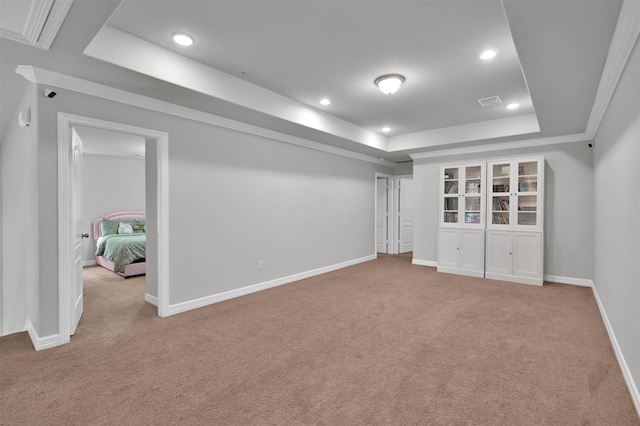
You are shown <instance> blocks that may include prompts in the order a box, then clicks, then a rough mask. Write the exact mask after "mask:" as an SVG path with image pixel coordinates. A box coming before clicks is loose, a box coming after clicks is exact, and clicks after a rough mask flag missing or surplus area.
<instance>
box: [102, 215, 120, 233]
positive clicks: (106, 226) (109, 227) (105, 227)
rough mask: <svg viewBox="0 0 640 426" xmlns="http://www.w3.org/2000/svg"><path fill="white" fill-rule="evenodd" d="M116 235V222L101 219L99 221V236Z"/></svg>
mask: <svg viewBox="0 0 640 426" xmlns="http://www.w3.org/2000/svg"><path fill="white" fill-rule="evenodd" d="M117 233H118V222H116V221H113V220H109V219H105V218H103V219H102V220H101V221H100V234H101V235H102V236H104V235H112V234H117Z"/></svg>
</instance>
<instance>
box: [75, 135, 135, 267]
mask: <svg viewBox="0 0 640 426" xmlns="http://www.w3.org/2000/svg"><path fill="white" fill-rule="evenodd" d="M83 142H85V141H83ZM82 193H83V194H82V195H83V198H82V216H83V220H82V224H83V226H82V232H86V233H88V234H89V238H88V239H85V240H84V241H83V247H82V260H83V261H92V260H95V255H94V253H95V244H94V240H93V238H94V236H93V221H94V220H95V219H99V218H101V217H103V216H104V215H105V214H107V213H113V212H116V211H123V210H144V209H145V198H144V197H145V170H144V160H135V159H129V158H116V157H106V156H102V155H83V157H82Z"/></svg>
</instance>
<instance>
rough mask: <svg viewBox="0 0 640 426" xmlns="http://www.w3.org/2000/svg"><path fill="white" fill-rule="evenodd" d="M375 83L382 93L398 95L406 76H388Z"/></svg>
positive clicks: (379, 78)
mask: <svg viewBox="0 0 640 426" xmlns="http://www.w3.org/2000/svg"><path fill="white" fill-rule="evenodd" d="M374 83H375V85H376V86H378V88H379V89H380V91H381V92H382V93H384V94H385V95H392V94H394V93H396V92H397V91H398V89H399V88H400V86H401V85H402V83H404V76H401V75H400V74H387V75H383V76H380V77H378V78H376V79H375V81H374Z"/></svg>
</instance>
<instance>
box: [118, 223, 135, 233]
mask: <svg viewBox="0 0 640 426" xmlns="http://www.w3.org/2000/svg"><path fill="white" fill-rule="evenodd" d="M118 234H133V227H132V226H131V225H130V224H128V223H122V222H120V226H118Z"/></svg>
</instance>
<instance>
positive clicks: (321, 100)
mask: <svg viewBox="0 0 640 426" xmlns="http://www.w3.org/2000/svg"><path fill="white" fill-rule="evenodd" d="M320 105H325V106H327V105H331V100H330V99H327V98H324V99H320Z"/></svg>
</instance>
